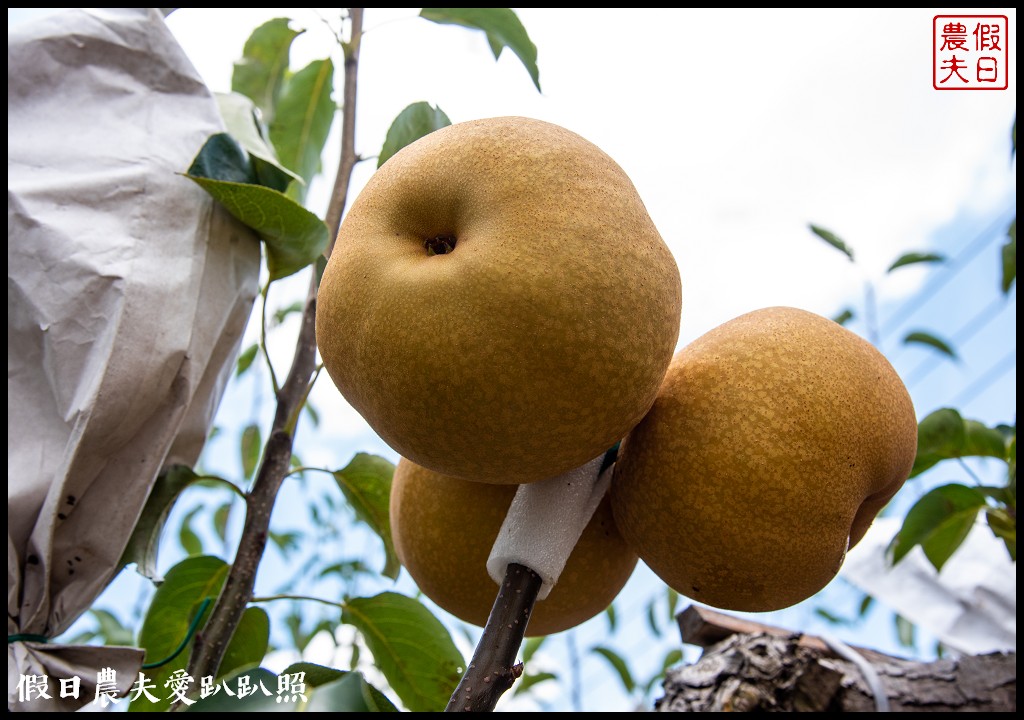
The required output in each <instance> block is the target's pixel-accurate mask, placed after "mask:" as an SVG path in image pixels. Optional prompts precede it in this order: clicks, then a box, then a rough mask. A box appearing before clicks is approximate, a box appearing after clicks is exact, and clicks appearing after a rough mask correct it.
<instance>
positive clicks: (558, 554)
mask: <svg viewBox="0 0 1024 720" xmlns="http://www.w3.org/2000/svg"><path fill="white" fill-rule="evenodd" d="M603 460H604V454H601V455H599V456H598V457H596V458H594V459H593V460H591V461H590V462H588V463H586V464H584V465H581V466H580V467H578V468H575V469H573V470H570V471H569V472H567V473H565V474H564V475H559V476H558V477H553V478H548V479H547V480H541V481H540V482H535V483H529V484H528V485H520V486H519V490H517V491H516V496H515V498H513V500H512V505H511V506H510V507H509V509H508V514H507V515H506V516H505V522H504V523H503V524H502V526H501V531H500V532H499V533H498V537H497V539H496V540H495V541H494V546H493V547H492V548H491V556H490V557H489V558H488V559H487V572H488V573H489V574H490V576H491V578H493V579H494V582H496V583H498V584H499V585H500V584H501V583H502V581H503V580H504V578H505V569H506V568H507V567H508V564H509V563H517V564H519V565H524V566H526V567H528V568H530V569H531V570H533V571H534V572H535V573H537V574H538V575H540V578H541V581H542V582H543V584H542V585H541V589H540V593H539V594H538V595H537V599H538V600H543V599H544V598H546V597H547V596H548V593H549V592H551V588H553V587H554V586H555V583H557V582H558V576H559V575H561V573H562V569H563V568H564V567H565V563H566V561H567V560H568V559H569V553H571V552H572V549H573V548H574V547H576V542H577V541H578V540H579V539H580V535H582V534H583V529H584V528H585V527H586V526H587V523H589V522H590V518H591V516H593V514H594V511H595V510H596V509H597V506H598V504H599V503H600V502H601V498H603V497H604V494H605V492H607V491H608V485H609V484H610V483H611V479H612V468H613V467H614V465H613V466H610V467H608V468H607V469H606V470H605V471H604V472H603V473H602V472H601V463H602V461H603Z"/></svg>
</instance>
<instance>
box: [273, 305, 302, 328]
mask: <svg viewBox="0 0 1024 720" xmlns="http://www.w3.org/2000/svg"><path fill="white" fill-rule="evenodd" d="M305 309H306V301H305V300H296V301H295V302H293V303H292V304H291V305H288V306H287V307H283V308H278V309H277V310H275V311H274V317H273V319H272V320H271V324H272V325H274V326H277V325H280V324H281V323H283V322H284V321H285V318H287V317H288V316H289V315H292V314H294V313H301V312H302V311H303V310H305Z"/></svg>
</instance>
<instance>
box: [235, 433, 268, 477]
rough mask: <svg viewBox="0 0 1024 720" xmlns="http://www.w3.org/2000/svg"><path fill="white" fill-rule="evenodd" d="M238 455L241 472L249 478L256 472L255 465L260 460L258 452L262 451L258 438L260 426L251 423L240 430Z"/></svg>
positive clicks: (261, 444)
mask: <svg viewBox="0 0 1024 720" xmlns="http://www.w3.org/2000/svg"><path fill="white" fill-rule="evenodd" d="M238 450H239V455H240V457H241V460H242V474H243V475H244V476H245V477H247V478H251V477H252V475H253V473H255V472H256V466H257V465H258V464H259V462H260V454H261V453H262V452H263V443H262V441H261V439H260V426H259V425H257V424H256V423H251V424H249V425H247V426H246V428H245V429H244V430H242V440H241V442H240V443H239V449H238Z"/></svg>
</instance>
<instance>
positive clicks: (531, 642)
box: [523, 635, 548, 663]
mask: <svg viewBox="0 0 1024 720" xmlns="http://www.w3.org/2000/svg"><path fill="white" fill-rule="evenodd" d="M547 638H548V636H547V635H538V636H536V637H531V638H526V640H525V641H524V642H523V663H528V662H530V660H531V659H532V658H533V656H534V655H535V654H536V652H537V651H538V650H540V646H541V645H543V644H544V641H545V640H547Z"/></svg>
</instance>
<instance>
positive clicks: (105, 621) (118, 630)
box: [89, 608, 135, 646]
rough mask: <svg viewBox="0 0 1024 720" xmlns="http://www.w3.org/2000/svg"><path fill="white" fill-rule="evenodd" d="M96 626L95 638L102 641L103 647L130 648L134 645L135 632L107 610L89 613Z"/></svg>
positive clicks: (93, 610) (96, 610) (95, 610)
mask: <svg viewBox="0 0 1024 720" xmlns="http://www.w3.org/2000/svg"><path fill="white" fill-rule="evenodd" d="M89 614H90V615H92V616H93V617H94V618H95V619H96V622H97V624H98V625H99V627H98V629H97V631H96V634H95V635H96V637H100V638H102V639H103V644H104V645H121V646H131V645H134V644H135V632H134V631H133V630H132V629H131V628H129V627H126V626H125V625H124V624H123V623H122V622H121V621H120V620H119V619H118V618H117V617H116V616H115V615H114V614H113V613H111V612H110V611H108V610H100V609H96V608H94V609H92V610H90V611H89Z"/></svg>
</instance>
